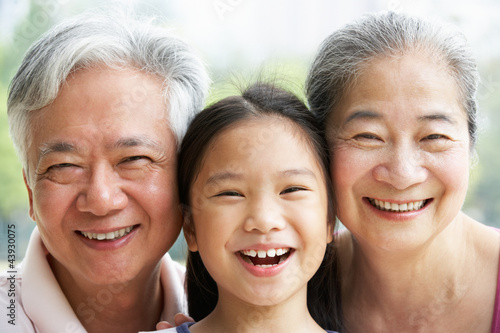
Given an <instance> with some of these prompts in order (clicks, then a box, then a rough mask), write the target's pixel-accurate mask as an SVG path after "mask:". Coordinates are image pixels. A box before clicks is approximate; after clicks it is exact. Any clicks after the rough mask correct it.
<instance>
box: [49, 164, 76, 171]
mask: <svg viewBox="0 0 500 333" xmlns="http://www.w3.org/2000/svg"><path fill="white" fill-rule="evenodd" d="M73 166H76V165H74V164H71V163H58V164H54V165H51V166H50V167H49V170H50V169H62V168H69V167H73Z"/></svg>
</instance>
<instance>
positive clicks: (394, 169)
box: [373, 144, 428, 190]
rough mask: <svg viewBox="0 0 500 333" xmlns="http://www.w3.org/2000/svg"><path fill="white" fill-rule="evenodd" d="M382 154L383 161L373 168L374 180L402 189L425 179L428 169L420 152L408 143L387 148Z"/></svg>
mask: <svg viewBox="0 0 500 333" xmlns="http://www.w3.org/2000/svg"><path fill="white" fill-rule="evenodd" d="M384 154H386V156H385V158H384V159H383V162H381V163H380V164H379V165H377V166H376V167H375V168H374V169H373V176H374V177H375V179H376V180H378V181H380V182H385V183H387V184H390V185H391V186H392V187H394V188H396V189H398V190H404V189H407V188H409V187H412V186H413V185H416V184H420V183H422V182H424V181H425V180H426V179H427V177H428V170H427V168H426V166H425V164H424V159H423V158H422V153H421V152H420V151H418V149H415V148H413V147H411V145H410V144H407V145H404V146H403V145H400V146H398V147H394V148H392V149H388V150H387V151H386V152H385V153H384Z"/></svg>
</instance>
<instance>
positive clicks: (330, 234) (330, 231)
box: [326, 218, 336, 244]
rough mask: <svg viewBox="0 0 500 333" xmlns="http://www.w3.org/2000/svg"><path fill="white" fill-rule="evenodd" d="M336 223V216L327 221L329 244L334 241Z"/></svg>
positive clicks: (327, 240)
mask: <svg viewBox="0 0 500 333" xmlns="http://www.w3.org/2000/svg"><path fill="white" fill-rule="evenodd" d="M335 224H336V219H335V218H334V220H333V221H327V222H326V237H327V238H326V242H327V244H329V243H331V242H333V234H334V232H335Z"/></svg>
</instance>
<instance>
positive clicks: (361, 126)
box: [328, 54, 470, 251]
mask: <svg viewBox="0 0 500 333" xmlns="http://www.w3.org/2000/svg"><path fill="white" fill-rule="evenodd" d="M329 121H330V123H329V124H330V131H329V135H328V136H329V141H330V144H331V145H332V148H333V149H332V151H333V154H332V156H333V160H332V172H331V173H332V177H333V182H334V186H335V193H337V196H338V197H337V203H338V205H339V206H338V207H339V213H338V214H339V219H340V220H341V221H342V223H343V224H344V225H345V226H346V227H347V228H348V229H349V230H350V231H351V232H352V233H353V235H354V236H355V237H356V238H357V239H358V241H359V242H360V243H364V244H367V245H369V246H375V247H378V248H383V249H386V250H391V251H394V250H404V249H408V250H410V249H416V248H418V247H419V246H424V245H425V244H427V243H429V242H430V241H431V240H432V239H433V238H434V237H436V236H437V235H438V234H439V233H440V232H441V231H442V230H443V229H444V228H445V227H446V226H448V225H449V224H450V222H452V221H453V220H454V219H455V218H456V217H457V215H458V213H459V211H460V209H461V206H462V204H463V202H464V198H465V195H466V191H467V185H468V179H469V152H470V140H469V134H468V128H467V119H466V113H465V111H464V110H463V109H462V108H461V105H460V104H459V95H458V91H457V85H456V83H455V81H454V80H453V78H452V77H451V76H450V75H449V73H448V72H447V71H446V70H445V69H444V68H443V67H442V66H439V65H437V64H436V63H435V62H434V61H433V59H430V58H429V57H427V56H425V55H424V54H409V55H405V56H403V57H400V58H397V59H388V58H383V59H375V60H372V61H371V62H370V63H369V64H368V67H367V68H366V70H365V71H364V72H363V75H361V76H360V77H359V78H358V80H357V81H356V84H355V85H354V87H353V88H352V89H351V90H350V92H349V93H347V94H346V95H345V96H344V98H343V100H342V101H341V103H340V105H339V106H338V107H337V108H336V111H335V114H333V115H332V117H331V118H330V120H329Z"/></svg>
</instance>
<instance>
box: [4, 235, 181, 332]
mask: <svg viewBox="0 0 500 333" xmlns="http://www.w3.org/2000/svg"><path fill="white" fill-rule="evenodd" d="M9 271H15V272H16V273H15V274H13V273H9ZM184 272H185V269H184V267H182V265H180V264H178V263H177V262H175V261H173V260H172V259H171V258H170V256H169V255H168V253H167V254H165V256H164V257H163V258H162V265H161V272H160V279H161V283H162V287H163V292H164V308H163V313H162V316H161V320H166V321H170V322H173V318H174V315H175V314H176V313H179V312H182V313H187V306H186V298H185V291H184ZM9 278H10V279H9ZM12 278H15V292H14V293H15V296H13V295H12V291H11V292H9V289H10V283H11V280H12ZM11 290H12V289H11ZM9 294H10V295H9ZM12 300H14V304H15V311H13V313H14V318H15V320H14V323H15V325H12V324H11V323H12V322H11V323H9V320H11V317H9V316H8V315H9V314H10V312H12V311H11V310H9V309H8V307H9V306H10V304H11V302H12ZM0 309H1V310H0V313H1V314H2V316H1V319H0V332H23V333H24V332H41V333H46V332H50V333H80V332H82V333H83V332H86V330H85V328H84V327H83V325H82V324H81V322H80V321H79V320H78V318H77V316H76V314H75V312H74V311H73V309H72V308H71V306H70V304H69V303H68V300H67V299H66V296H65V295H64V294H63V292H62V290H61V288H60V287H59V284H58V283H57V280H56V278H55V276H54V274H53V273H52V270H51V269H50V266H49V263H48V261H47V250H46V249H45V246H44V245H43V243H42V239H41V238H40V233H39V232H38V228H36V227H35V229H34V230H33V232H32V234H31V237H30V241H29V244H28V249H27V251H26V255H25V257H24V260H23V262H22V263H21V264H20V265H19V266H18V267H16V269H14V270H7V271H6V272H3V273H1V274H0ZM81 310H82V313H84V312H83V311H86V310H87V311H92V308H91V307H90V306H89V307H87V309H85V304H83V305H82V309H81Z"/></svg>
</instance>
